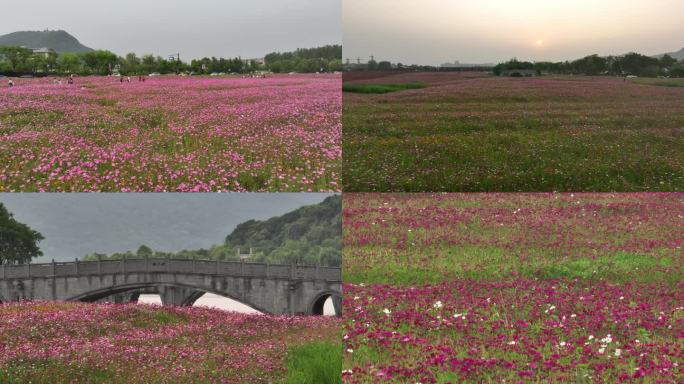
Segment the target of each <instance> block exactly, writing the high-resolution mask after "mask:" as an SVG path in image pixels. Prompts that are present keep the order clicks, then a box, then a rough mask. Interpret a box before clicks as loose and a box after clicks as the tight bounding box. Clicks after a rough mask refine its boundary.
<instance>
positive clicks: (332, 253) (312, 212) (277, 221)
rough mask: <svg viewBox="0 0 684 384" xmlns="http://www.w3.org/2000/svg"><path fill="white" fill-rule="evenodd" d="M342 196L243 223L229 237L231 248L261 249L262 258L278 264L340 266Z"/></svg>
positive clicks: (260, 258)
mask: <svg viewBox="0 0 684 384" xmlns="http://www.w3.org/2000/svg"><path fill="white" fill-rule="evenodd" d="M341 210H342V197H341V196H339V195H336V196H331V197H328V198H327V199H325V200H324V201H323V202H322V203H320V204H317V205H310V206H305V207H302V208H299V209H297V210H295V211H292V212H289V213H287V214H285V215H283V216H279V217H273V218H271V219H268V220H266V221H255V220H250V221H247V222H245V223H242V224H240V225H238V226H237V228H235V230H234V231H233V232H232V233H231V234H230V235H228V236H227V237H226V240H225V243H224V247H225V248H226V249H230V250H233V249H234V250H237V248H241V249H242V250H247V249H249V248H253V249H256V250H258V251H259V253H260V255H259V257H258V259H259V260H262V261H271V262H276V263H286V264H289V263H300V264H315V263H320V264H323V265H335V266H337V265H340V263H341V255H340V249H341V243H342V242H341V237H342V219H341Z"/></svg>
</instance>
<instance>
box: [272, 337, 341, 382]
mask: <svg viewBox="0 0 684 384" xmlns="http://www.w3.org/2000/svg"><path fill="white" fill-rule="evenodd" d="M340 383H342V346H341V345H340V344H338V343H333V342H330V341H318V342H312V343H307V344H304V345H299V346H296V347H291V348H290V350H289V354H288V362H287V379H286V380H285V381H284V382H283V384H340Z"/></svg>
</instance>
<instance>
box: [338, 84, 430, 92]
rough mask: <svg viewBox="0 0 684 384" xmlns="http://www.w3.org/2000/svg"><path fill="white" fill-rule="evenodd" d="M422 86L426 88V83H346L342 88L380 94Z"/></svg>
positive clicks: (345, 90)
mask: <svg viewBox="0 0 684 384" xmlns="http://www.w3.org/2000/svg"><path fill="white" fill-rule="evenodd" d="M420 88H425V84H420V83H405V84H344V85H342V90H343V91H344V92H354V93H378V94H382V93H390V92H396V91H403V90H406V89H420Z"/></svg>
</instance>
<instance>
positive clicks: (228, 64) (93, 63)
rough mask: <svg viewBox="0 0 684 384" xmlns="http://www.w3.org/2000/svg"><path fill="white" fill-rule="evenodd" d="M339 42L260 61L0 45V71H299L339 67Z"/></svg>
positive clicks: (336, 68) (332, 69)
mask: <svg viewBox="0 0 684 384" xmlns="http://www.w3.org/2000/svg"><path fill="white" fill-rule="evenodd" d="M341 58H342V46H340V45H328V46H324V47H319V48H310V49H298V50H296V51H294V52H285V53H269V54H268V55H266V57H265V61H264V63H262V62H260V60H243V59H242V58H239V57H236V58H216V57H211V58H209V57H204V58H202V59H194V60H192V61H190V62H189V63H186V62H183V61H180V60H178V58H173V59H172V58H171V57H169V58H163V57H161V56H154V55H151V54H148V55H143V56H142V57H138V56H137V55H136V54H135V53H129V54H127V55H125V56H124V57H120V56H118V55H116V54H115V53H113V52H110V51H107V50H96V51H91V52H84V53H61V54H57V53H56V52H50V53H47V54H45V53H34V52H33V51H32V50H31V49H28V48H23V47H8V46H4V47H0V74H5V75H26V74H31V75H38V74H43V75H47V74H59V75H64V74H78V75H110V74H112V73H119V74H121V75H147V74H150V73H160V74H170V73H192V74H210V73H215V72H216V73H221V72H223V73H251V72H255V71H272V72H276V73H280V72H302V73H311V72H319V71H324V72H325V71H339V70H341V69H342V59H341Z"/></svg>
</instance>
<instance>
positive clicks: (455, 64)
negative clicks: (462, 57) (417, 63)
mask: <svg viewBox="0 0 684 384" xmlns="http://www.w3.org/2000/svg"><path fill="white" fill-rule="evenodd" d="M460 66H461V63H460V62H459V61H458V60H456V61H454V62H453V63H443V64H441V65H440V67H442V68H458V67H460Z"/></svg>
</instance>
